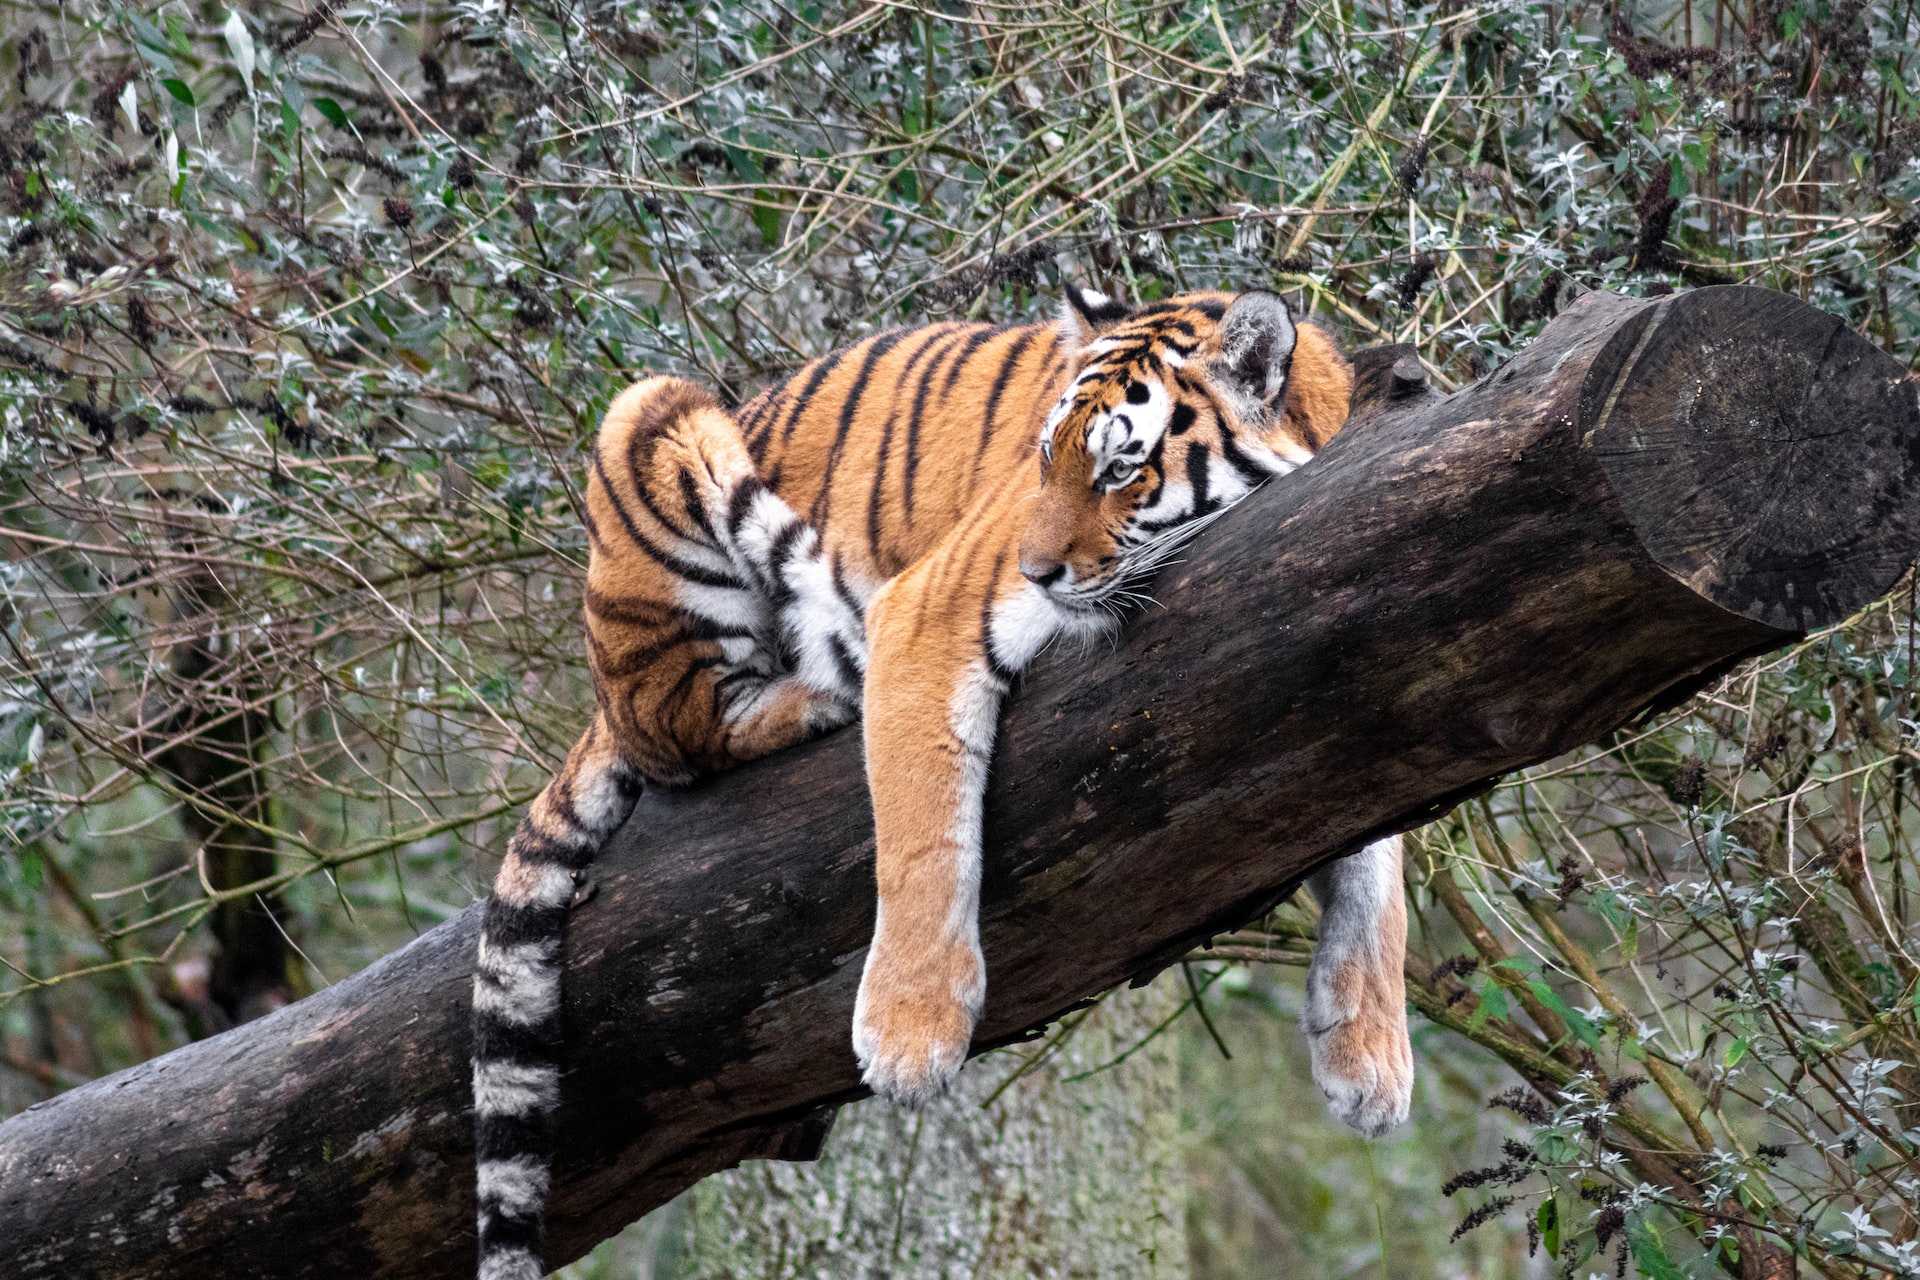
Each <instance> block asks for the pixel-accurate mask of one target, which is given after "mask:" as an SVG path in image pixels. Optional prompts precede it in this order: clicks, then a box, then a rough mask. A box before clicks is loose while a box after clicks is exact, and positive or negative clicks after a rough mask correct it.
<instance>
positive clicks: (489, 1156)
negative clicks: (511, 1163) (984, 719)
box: [473, 1111, 555, 1163]
mask: <svg viewBox="0 0 1920 1280" xmlns="http://www.w3.org/2000/svg"><path fill="white" fill-rule="evenodd" d="M554 1127H555V1126H554V1123H553V1113H552V1112H550V1111H534V1112H530V1113H528V1114H526V1115H520V1116H476V1117H475V1118H474V1123H473V1147H474V1151H473V1154H474V1160H475V1162H476V1163H478V1162H479V1161H481V1160H512V1159H513V1158H515V1157H516V1156H544V1155H546V1154H547V1153H548V1152H549V1151H551V1150H552V1148H553V1133H554Z"/></svg>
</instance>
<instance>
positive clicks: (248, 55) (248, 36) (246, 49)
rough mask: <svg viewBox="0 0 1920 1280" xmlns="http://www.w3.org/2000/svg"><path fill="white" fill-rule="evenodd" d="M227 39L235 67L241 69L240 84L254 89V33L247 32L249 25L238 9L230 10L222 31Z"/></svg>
mask: <svg viewBox="0 0 1920 1280" xmlns="http://www.w3.org/2000/svg"><path fill="white" fill-rule="evenodd" d="M220 33H221V34H222V35H224V36H225V37H226V38H227V48H228V49H230V50H231V51H232V52H233V65H234V66H236V67H238V68H239V69H240V83H242V84H244V85H246V86H247V88H248V89H249V90H251V89H252V88H253V65H254V54H253V33H252V32H250V31H248V30H247V23H246V20H245V19H244V18H242V17H241V16H240V11H239V10H238V9H232V10H229V11H228V13H227V25H226V26H224V27H222V28H221V29H220Z"/></svg>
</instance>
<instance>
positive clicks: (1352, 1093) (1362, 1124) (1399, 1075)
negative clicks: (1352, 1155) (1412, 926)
mask: <svg viewBox="0 0 1920 1280" xmlns="http://www.w3.org/2000/svg"><path fill="white" fill-rule="evenodd" d="M1308 883H1309V884H1310V885H1311V886H1312V889H1313V896H1314V897H1315V898H1317V899H1318V900H1319V902H1320V908H1321V914H1320V941H1319V944H1318V945H1317V946H1316V947H1315V948H1314V952H1313V963H1312V965H1311V967H1309V968H1308V970H1307V1008H1306V1014H1305V1017H1304V1019H1303V1022H1304V1024H1305V1027H1306V1032H1307V1044H1308V1047H1309V1049H1310V1051H1311V1056H1312V1061H1313V1078H1314V1081H1315V1083H1317V1084H1318V1085H1319V1086H1320V1090H1321V1092H1322V1093H1324V1094H1326V1096H1327V1103H1328V1105H1329V1106H1330V1107H1332V1108H1333V1112H1334V1114H1335V1115H1337V1116H1339V1117H1340V1118H1341V1119H1342V1120H1344V1121H1346V1122H1347V1123H1348V1124H1350V1125H1352V1126H1353V1127H1354V1128H1356V1129H1358V1130H1360V1131H1361V1132H1362V1133H1364V1134H1366V1135H1368V1136H1369V1137H1378V1136H1380V1135H1381V1134H1383V1133H1385V1132H1386V1131H1387V1130H1389V1129H1391V1128H1393V1127H1394V1126H1395V1125H1397V1124H1399V1123H1400V1122H1401V1121H1403V1120H1405V1119H1406V1118H1407V1108H1408V1105H1409V1103H1410V1102H1411V1100H1412V1096H1413V1049H1412V1046H1411V1045H1410V1044H1409V1043H1408V1040H1407V1002H1406V984H1405V978H1404V975H1403V966H1404V965H1405V963H1406V951H1407V908H1406V899H1405V897H1404V896H1403V890H1402V887H1401V880H1400V837H1398V836H1393V837H1391V838H1389V839H1386V840H1376V841H1375V842H1374V843H1372V844H1370V845H1367V846H1366V847H1365V848H1363V849H1361V850H1360V851H1359V852H1358V853H1354V854H1352V855H1350V856H1348V857H1345V858H1341V859H1340V860H1339V861H1337V862H1335V863H1333V864H1331V865H1330V866H1327V867H1325V868H1323V869H1322V870H1320V871H1317V872H1315V873H1314V874H1313V876H1312V878H1311V879H1310V880H1309V881H1308Z"/></svg>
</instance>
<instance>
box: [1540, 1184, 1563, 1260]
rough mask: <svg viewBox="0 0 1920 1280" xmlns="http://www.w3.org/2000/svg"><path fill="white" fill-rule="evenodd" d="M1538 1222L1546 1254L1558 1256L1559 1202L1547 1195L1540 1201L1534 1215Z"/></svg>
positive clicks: (1552, 1256)
mask: <svg viewBox="0 0 1920 1280" xmlns="http://www.w3.org/2000/svg"><path fill="white" fill-rule="evenodd" d="M1534 1220H1535V1221H1536V1222H1538V1223H1539V1224H1540V1240H1541V1243H1543V1244H1545V1245H1546V1246H1547V1256H1548V1257H1549V1258H1557V1257H1559V1256H1560V1202H1559V1201H1558V1200H1555V1199H1554V1198H1553V1197H1552V1196H1548V1197H1547V1198H1546V1199H1545V1200H1542V1201H1541V1202H1540V1211H1539V1213H1537V1214H1536V1215H1535V1219H1534Z"/></svg>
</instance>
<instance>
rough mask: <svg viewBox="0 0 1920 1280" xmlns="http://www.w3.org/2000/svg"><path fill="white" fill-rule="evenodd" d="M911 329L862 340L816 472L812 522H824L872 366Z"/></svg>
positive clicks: (898, 330)
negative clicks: (824, 457) (820, 467)
mask: <svg viewBox="0 0 1920 1280" xmlns="http://www.w3.org/2000/svg"><path fill="white" fill-rule="evenodd" d="M911 332H912V330H910V329H891V330H889V331H887V332H886V333H883V334H881V335H880V336H879V337H877V338H869V339H868V340H867V341H866V342H865V343H863V344H862V345H864V346H865V347H866V349H867V353H866V356H865V357H864V358H863V359H862V360H861V361H860V368H859V370H858V371H857V372H856V373H855V374H854V375H853V385H852V386H850V387H848V388H847V392H846V395H845V396H843V397H842V398H841V404H840V421H839V424H838V426H837V427H836V428H835V430H834V433H833V445H832V446H831V447H830V448H829V449H828V450H827V464H826V467H825V469H824V470H823V471H822V472H821V475H820V492H819V493H818V494H816V495H814V499H813V506H812V508H811V513H812V517H813V522H814V524H816V525H825V524H826V519H827V511H828V509H829V507H830V505H831V503H832V498H831V495H832V493H833V473H834V472H835V471H836V470H838V469H839V466H840V454H841V453H842V452H843V451H844V450H845V449H846V447H847V435H848V433H849V432H851V431H852V430H853V418H854V415H855V414H856V413H858V412H859V411H860V400H861V398H862V397H863V396H865V395H866V393H867V384H868V383H869V382H870V381H872V379H873V367H874V366H875V365H876V364H878V363H880V360H881V358H882V357H884V356H885V355H886V354H887V352H889V351H891V350H893V349H894V347H896V346H898V345H899V343H900V339H902V338H904V337H906V336H907V334H909V333H911Z"/></svg>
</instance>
